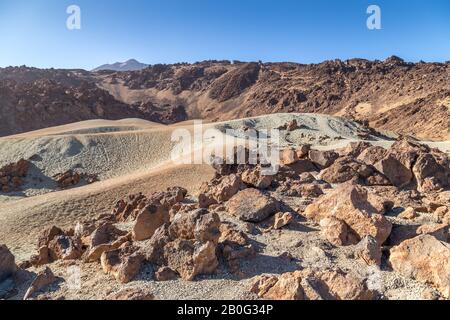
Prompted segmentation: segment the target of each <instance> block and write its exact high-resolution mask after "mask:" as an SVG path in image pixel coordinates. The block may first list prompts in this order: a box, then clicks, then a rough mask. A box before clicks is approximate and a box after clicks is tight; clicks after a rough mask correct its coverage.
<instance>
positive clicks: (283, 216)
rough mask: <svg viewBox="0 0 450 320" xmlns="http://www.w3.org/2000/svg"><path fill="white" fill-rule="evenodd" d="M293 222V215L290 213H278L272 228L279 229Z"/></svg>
mask: <svg viewBox="0 0 450 320" xmlns="http://www.w3.org/2000/svg"><path fill="white" fill-rule="evenodd" d="M292 221H294V215H293V214H292V213H290V212H284V213H283V212H278V213H277V214H275V216H274V223H273V228H274V229H275V230H278V229H281V228H283V227H284V226H287V225H288V224H290V223H291V222H292Z"/></svg>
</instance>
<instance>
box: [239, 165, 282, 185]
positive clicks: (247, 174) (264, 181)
mask: <svg viewBox="0 0 450 320" xmlns="http://www.w3.org/2000/svg"><path fill="white" fill-rule="evenodd" d="M274 178H275V177H274V176H273V175H263V172H262V169H261V167H260V166H256V167H254V168H250V169H247V170H245V171H244V172H243V173H242V181H243V182H244V183H245V184H247V185H249V186H251V187H254V188H257V189H267V188H268V187H270V185H271V184H272V182H273V180H274Z"/></svg>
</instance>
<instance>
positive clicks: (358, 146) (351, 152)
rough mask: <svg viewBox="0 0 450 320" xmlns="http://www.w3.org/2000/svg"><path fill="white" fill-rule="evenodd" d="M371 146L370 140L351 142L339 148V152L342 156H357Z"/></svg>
mask: <svg viewBox="0 0 450 320" xmlns="http://www.w3.org/2000/svg"><path fill="white" fill-rule="evenodd" d="M371 146H372V145H371V144H370V143H369V142H365V141H359V142H350V143H349V144H348V145H347V146H346V147H345V148H342V149H340V150H337V152H338V153H339V155H340V156H341V157H342V156H345V157H351V158H357V157H358V156H359V155H360V154H361V153H362V152H363V151H364V150H366V149H367V148H370V147H371Z"/></svg>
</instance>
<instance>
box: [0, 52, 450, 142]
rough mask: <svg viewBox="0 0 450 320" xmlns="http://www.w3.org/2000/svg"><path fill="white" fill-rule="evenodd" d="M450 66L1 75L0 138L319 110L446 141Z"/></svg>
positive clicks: (362, 64)
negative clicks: (130, 122)
mask: <svg viewBox="0 0 450 320" xmlns="http://www.w3.org/2000/svg"><path fill="white" fill-rule="evenodd" d="M449 76H450V63H448V62H447V63H425V62H419V63H407V62H405V61H403V60H402V59H400V58H398V57H395V56H394V57H391V58H388V59H386V60H384V61H369V60H363V59H352V60H347V61H341V60H334V61H325V62H323V63H320V64H309V65H304V64H297V63H261V62H250V63H243V62H238V61H234V62H230V61H204V62H198V63H194V64H187V63H180V64H173V65H162V64H159V65H151V66H149V67H148V68H145V69H143V70H137V71H128V72H114V71H105V70H103V71H98V72H87V71H84V70H59V69H46V70H42V69H35V68H27V67H19V68H17V67H16V68H12V67H11V68H4V69H0V95H1V97H2V99H1V100H0V135H3V136H5V135H10V134H16V133H22V132H28V131H31V130H36V129H41V128H47V127H51V126H57V125H62V124H68V123H73V122H76V121H83V120H91V119H98V118H101V119H108V120H119V119H124V118H133V117H137V118H142V119H145V120H150V121H156V122H159V123H165V124H169V123H175V122H179V121H183V120H189V119H199V118H201V119H208V120H210V121H213V122H216V121H224V120H233V119H239V118H245V117H253V116H259V115H265V114H273V113H286V112H288V113H291V112H301V113H322V114H328V115H336V116H342V117H346V118H348V119H354V120H357V121H360V122H362V123H366V124H369V125H370V126H371V127H374V128H376V129H380V130H394V131H396V132H397V133H401V134H412V135H415V136H417V137H419V138H421V139H435V140H450V131H449V127H450V125H449V119H450V84H449V83H450V81H449Z"/></svg>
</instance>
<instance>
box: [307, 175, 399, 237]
mask: <svg viewBox="0 0 450 320" xmlns="http://www.w3.org/2000/svg"><path fill="white" fill-rule="evenodd" d="M383 213H384V201H383V199H381V198H380V197H378V196H376V195H374V194H369V192H368V191H367V189H365V188H364V187H361V186H358V185H355V184H352V183H345V184H342V185H341V186H339V187H338V188H337V189H335V190H334V191H332V192H330V193H328V194H326V195H324V196H322V197H321V198H319V199H318V200H316V202H314V203H312V204H311V205H309V206H308V207H307V208H306V209H305V212H304V215H305V216H306V217H307V218H308V219H313V220H314V221H316V222H317V223H320V221H322V220H323V219H325V218H335V219H338V220H341V221H343V222H344V223H345V224H346V225H347V226H348V227H349V232H351V233H352V236H355V237H356V238H357V239H358V240H361V239H362V238H364V237H365V236H368V235H370V236H373V237H374V238H375V239H376V240H377V242H378V243H379V244H382V243H383V242H384V241H386V239H387V238H388V237H389V234H390V233H391V229H392V224H391V223H390V222H389V220H387V219H386V217H384V216H383V215H382V214H383Z"/></svg>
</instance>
